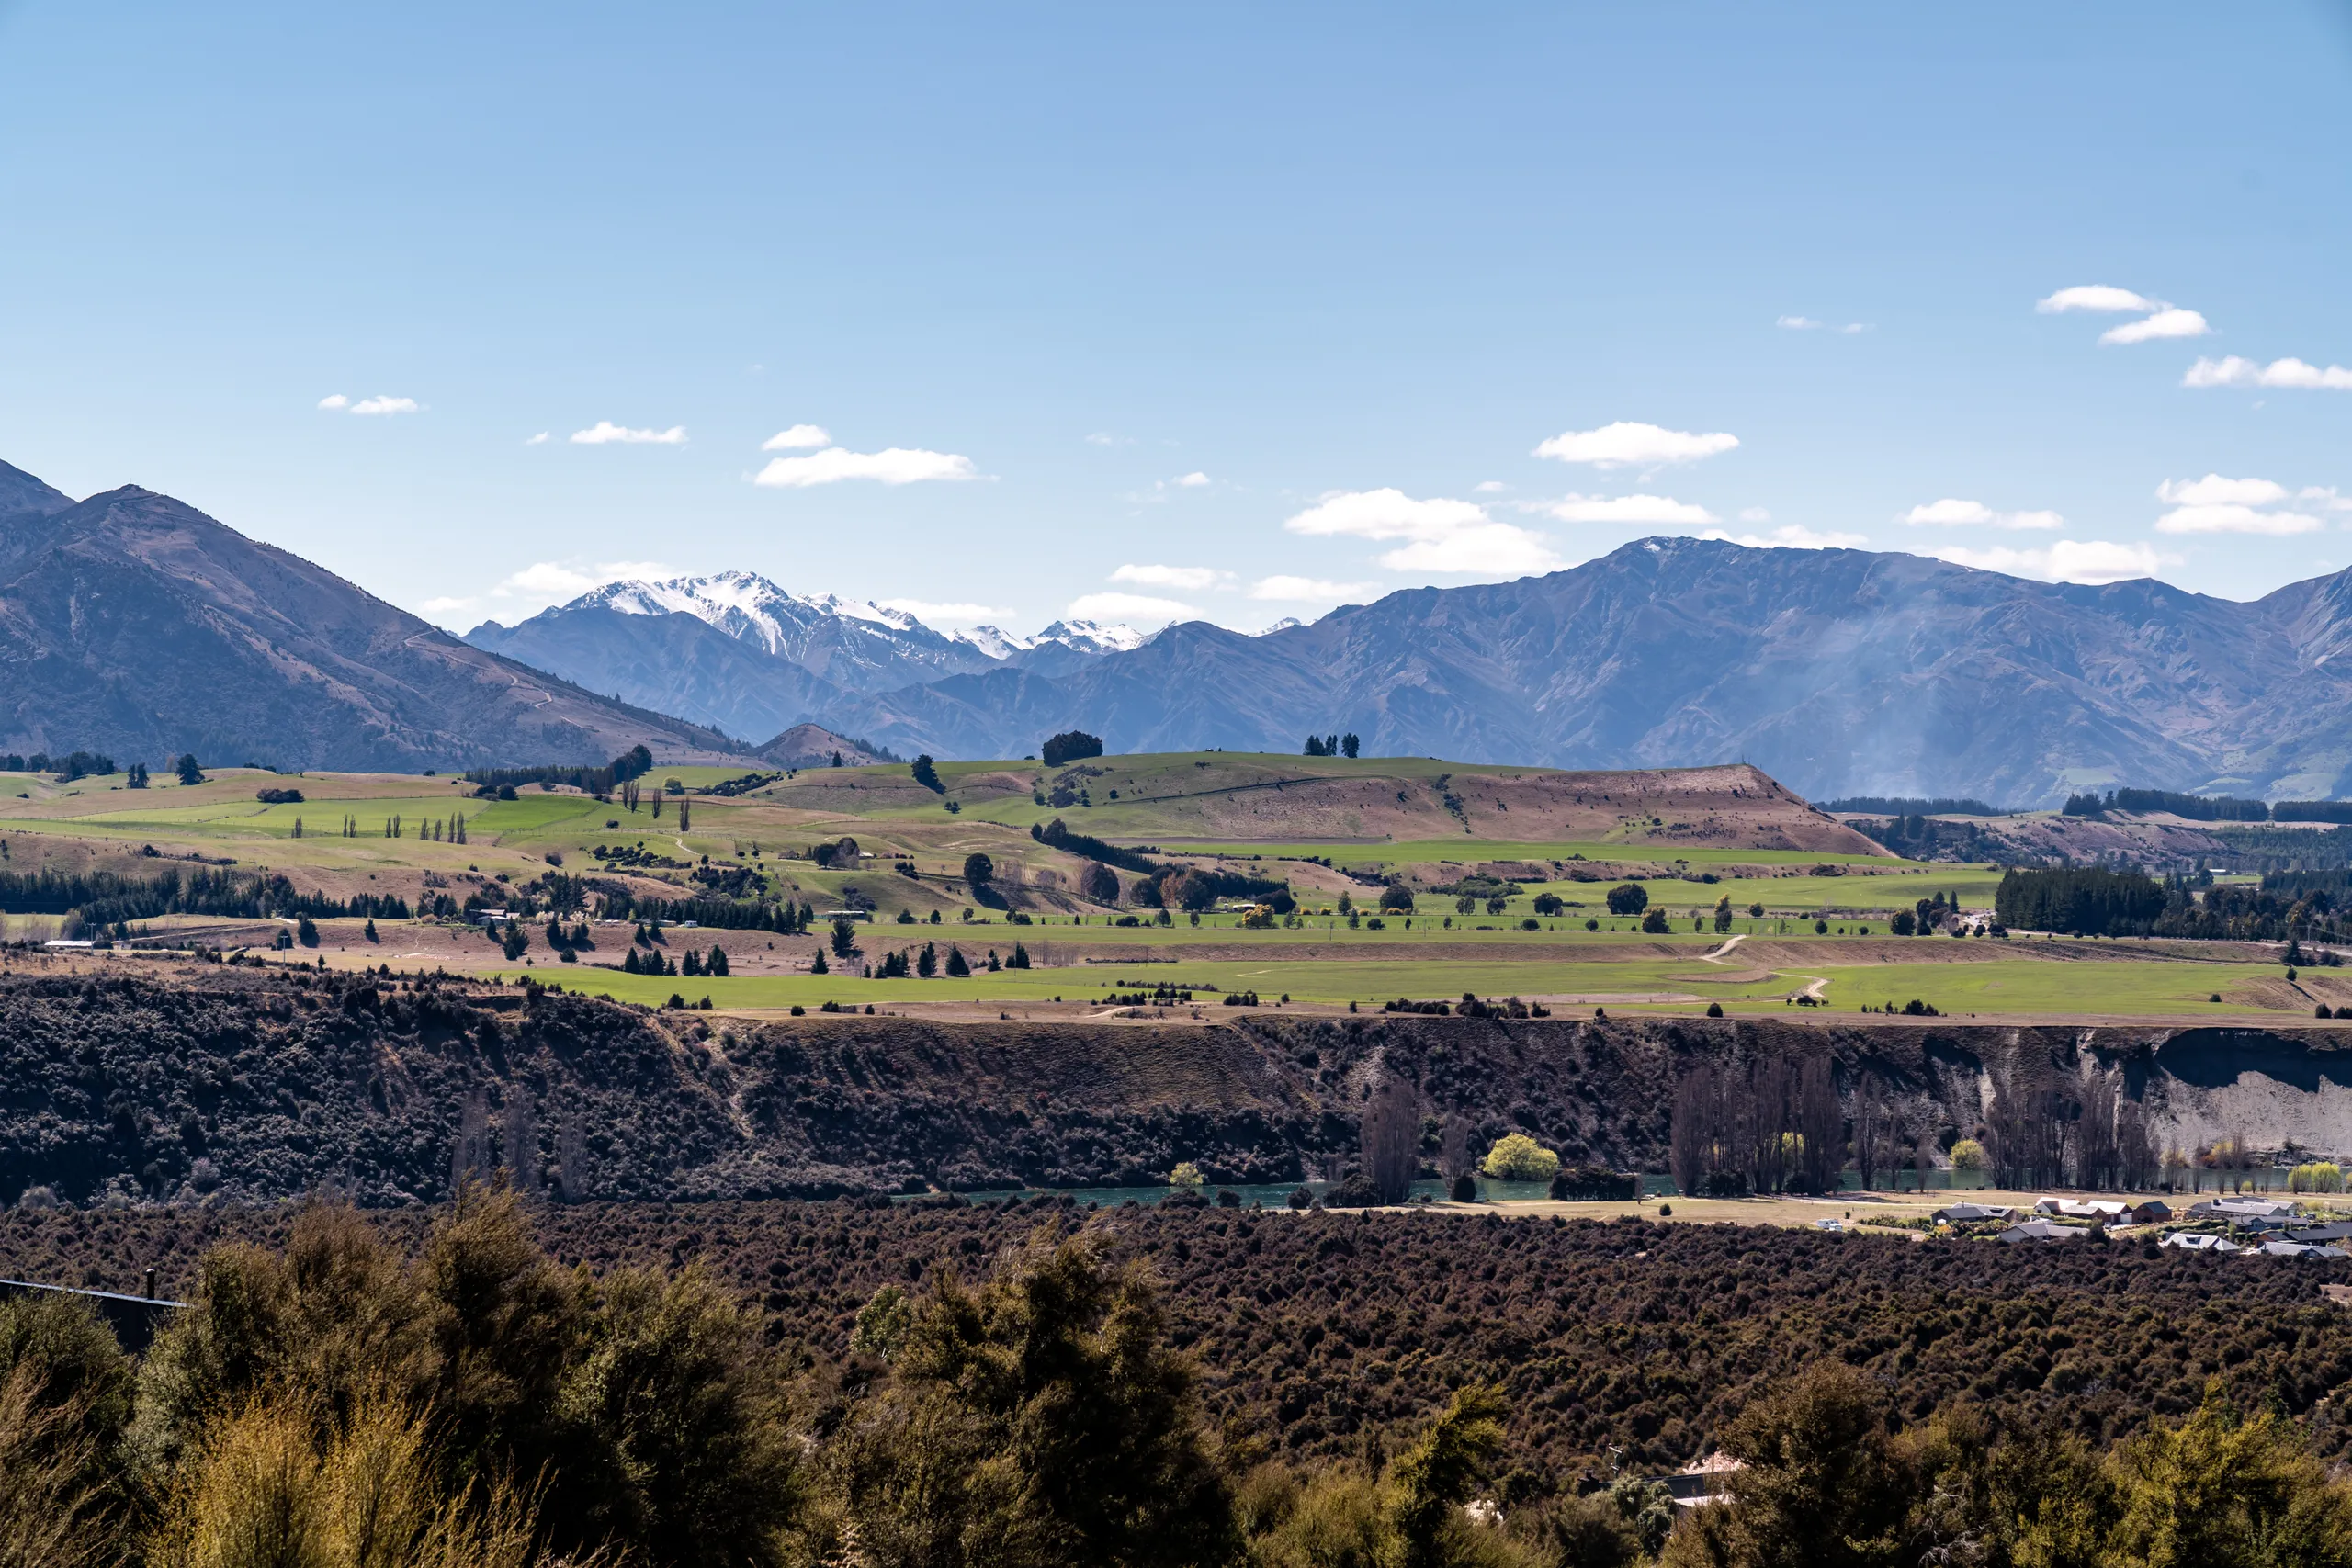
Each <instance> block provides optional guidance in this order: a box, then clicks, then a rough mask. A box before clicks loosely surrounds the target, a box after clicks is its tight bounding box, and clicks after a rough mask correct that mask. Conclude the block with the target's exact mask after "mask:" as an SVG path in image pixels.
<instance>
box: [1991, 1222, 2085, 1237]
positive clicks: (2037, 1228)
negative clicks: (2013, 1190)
mask: <svg viewBox="0 0 2352 1568" xmlns="http://www.w3.org/2000/svg"><path fill="white" fill-rule="evenodd" d="M2086 1234H2087V1233H2086V1231H2084V1230H2083V1229H2082V1228H2081V1227H2080V1226H2077V1225H2062V1224H2057V1223H2056V1222H2055V1221H2052V1220H2028V1221H2026V1222H2025V1223H2024V1224H2016V1225H2011V1226H2010V1227H2009V1228H2008V1229H2007V1230H2005V1231H2003V1232H2002V1233H2001V1235H2000V1239H2001V1240H2003V1241H2005V1242H2018V1241H2080V1240H2081V1239H2082V1238H2083V1237H2084V1235H2086Z"/></svg>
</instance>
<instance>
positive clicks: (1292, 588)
mask: <svg viewBox="0 0 2352 1568" xmlns="http://www.w3.org/2000/svg"><path fill="white" fill-rule="evenodd" d="M1379 586H1380V585H1379V584H1378V583H1376V582H1331V581H1326V580H1325V579H1323V578H1319V577H1280V576H1276V577H1261V578H1260V579H1259V580H1258V581H1255V582H1253V583H1251V584H1250V598H1252V599H1275V600H1283V601H1289V602H1295V603H1298V604H1339V603H1340V601H1342V600H1346V599H1353V598H1356V597H1358V596H1359V595H1362V594H1367V593H1371V592H1375V591H1376V590H1377V589H1378V588H1379Z"/></svg>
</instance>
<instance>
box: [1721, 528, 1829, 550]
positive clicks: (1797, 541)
mask: <svg viewBox="0 0 2352 1568" xmlns="http://www.w3.org/2000/svg"><path fill="white" fill-rule="evenodd" d="M1699 537H1701V538H1702V539H1722V540H1724V541H1726V542H1728V543H1730V544H1735V545H1746V546H1747V547H1748V548H1749V549H1751V550H1850V549H1856V548H1859V547H1861V546H1863V545H1867V544H1869V543H1870V539H1869V537H1868V536H1865V535H1861V534H1816V533H1815V532H1814V531H1813V530H1812V529H1810V528H1807V527H1805V526H1804V525H1802V524H1797V523H1791V524H1788V525H1785V526H1782V527H1779V528H1775V529H1773V530H1772V531H1771V532H1770V534H1762V535H1758V534H1726V533H1724V531H1723V530H1722V529H1721V528H1710V529H1708V530H1707V531H1706V532H1705V533H1703V534H1702V535H1700V536H1699Z"/></svg>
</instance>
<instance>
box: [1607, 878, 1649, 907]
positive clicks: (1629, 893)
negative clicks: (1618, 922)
mask: <svg viewBox="0 0 2352 1568" xmlns="http://www.w3.org/2000/svg"><path fill="white" fill-rule="evenodd" d="M1608 903H1609V912H1610V913H1611V914H1612V915H1638V914H1640V913H1641V912H1642V911H1643V910H1644V909H1646V908H1649V907H1650V895H1649V889H1647V888H1645V887H1644V886H1642V885H1641V884H1640V883H1638V882H1621V883H1619V884H1618V885H1617V886H1614V887H1612V888H1611V889H1610V890H1609V898H1608Z"/></svg>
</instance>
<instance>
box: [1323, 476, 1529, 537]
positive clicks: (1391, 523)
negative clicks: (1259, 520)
mask: <svg viewBox="0 0 2352 1568" xmlns="http://www.w3.org/2000/svg"><path fill="white" fill-rule="evenodd" d="M1489 521H1491V520H1490V519H1489V518H1488V517H1487V509H1486V508H1485V507H1483V506H1480V505H1479V504H1478V503H1477V502H1475V501H1445V500H1430V501H1415V500H1414V499H1413V498H1412V497H1411V496H1408V495H1407V494H1406V493H1405V492H1404V491H1401V490H1397V489H1393V488H1390V489H1384V490H1356V491H1332V492H1331V493H1330V494H1329V495H1326V496H1324V497H1322V498H1321V499H1320V500H1318V501H1317V502H1316V503H1315V504H1314V505H1313V506H1310V507H1308V508H1307V509H1306V511H1304V512H1302V513H1299V514H1298V515H1297V516H1295V517H1293V518H1291V519H1290V520H1289V521H1288V522H1286V523H1284V524H1283V527H1284V528H1287V529H1289V530H1290V531H1291V532H1292V533H1294V534H1315V535H1334V534H1350V535H1353V536H1356V537H1358V538H1363V539H1439V538H1443V537H1445V536H1447V535H1448V534H1452V533H1455V532H1458V531H1460V530H1462V529H1464V528H1475V527H1476V526H1478V525H1481V524H1484V523H1487V522H1489Z"/></svg>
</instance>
